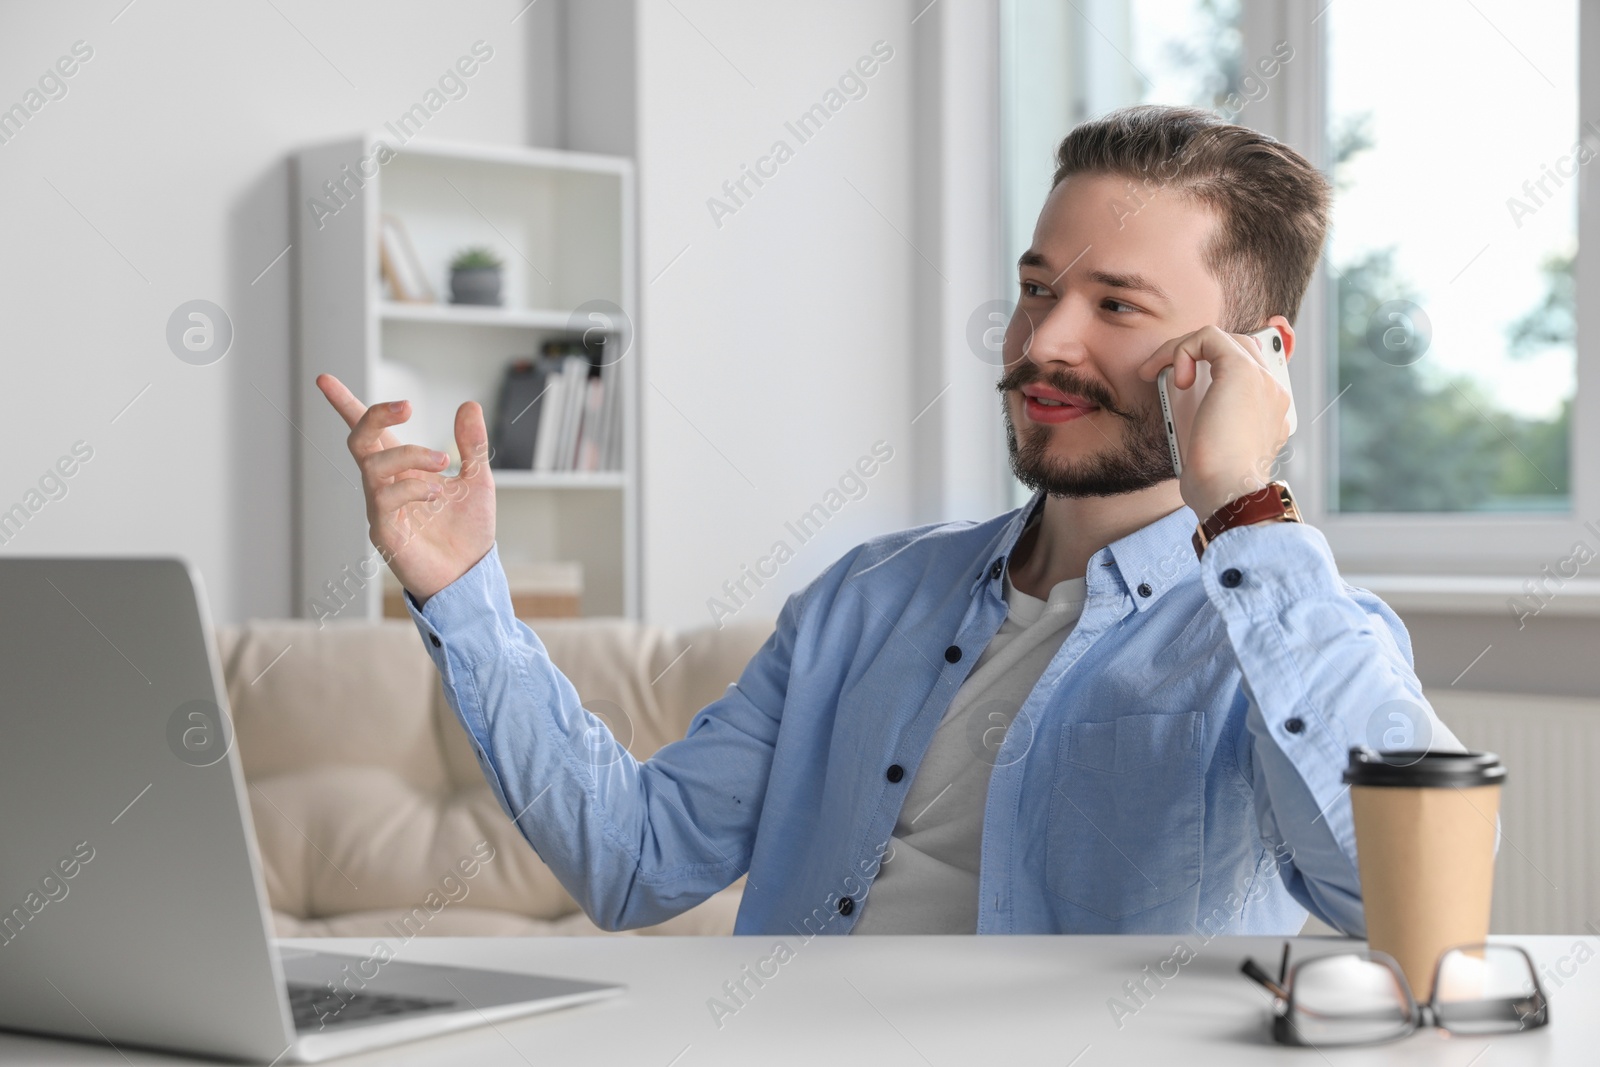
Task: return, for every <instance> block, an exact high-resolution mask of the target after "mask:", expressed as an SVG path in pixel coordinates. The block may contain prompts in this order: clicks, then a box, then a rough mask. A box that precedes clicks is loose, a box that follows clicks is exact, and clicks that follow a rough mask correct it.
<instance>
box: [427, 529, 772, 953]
mask: <svg viewBox="0 0 1600 1067" xmlns="http://www.w3.org/2000/svg"><path fill="white" fill-rule="evenodd" d="M798 598H799V594H796V595H795V596H794V597H791V598H790V599H789V602H788V603H786V604H785V605H784V609H783V611H782V612H781V614H780V616H779V620H778V625H777V629H776V631H775V632H774V633H773V635H772V636H771V637H770V638H769V639H768V641H767V643H766V644H765V645H764V646H763V647H762V648H761V649H760V650H759V651H758V652H757V654H756V655H755V657H754V658H753V659H752V660H751V661H750V663H749V664H748V665H747V666H746V668H745V669H744V672H743V673H742V675H741V676H740V679H739V681H738V682H737V683H735V684H732V685H730V686H729V687H728V689H727V691H726V692H725V693H724V695H723V696H722V697H721V698H719V699H718V700H716V701H714V702H713V703H711V704H709V705H707V706H706V707H705V708H703V709H702V710H701V711H700V712H699V713H698V714H697V715H696V716H695V718H694V720H693V722H692V723H691V724H690V729H689V736H687V737H686V738H684V739H682V740H679V741H676V742H673V743H672V744H669V745H666V746H664V747H663V748H661V749H660V750H659V751H657V752H656V753H655V755H654V756H652V757H651V758H650V759H649V760H645V761H640V760H637V759H635V758H634V757H633V756H632V755H631V754H630V753H629V752H628V751H627V749H626V747H625V746H624V745H623V744H622V743H621V742H619V741H618V740H616V738H615V737H614V736H613V735H612V734H611V732H610V730H609V729H608V728H607V727H606V725H605V723H604V722H603V721H602V720H601V719H600V718H598V717H597V716H595V715H594V714H592V713H591V712H589V711H587V710H585V709H584V707H583V704H582V700H581V699H580V697H579V694H578V692H577V690H576V688H575V687H574V686H573V684H572V683H571V681H569V680H568V679H567V677H566V676H565V675H563V674H562V673H561V671H559V670H558V669H557V668H556V666H555V665H554V664H553V663H552V662H551V660H550V657H549V655H548V653H547V651H546V649H545V646H544V643H543V642H542V641H541V640H540V639H539V637H538V635H537V634H535V633H534V632H533V630H532V629H531V628H529V627H528V625H527V624H526V623H524V622H522V621H521V620H520V619H518V618H516V616H515V614H514V612H513V610H512V605H511V595H510V590H509V589H508V587H507V585H506V580H505V573H504V571H503V569H502V567H501V565H500V559H499V555H498V550H497V548H491V549H490V550H489V552H488V553H487V554H486V555H485V556H484V557H483V559H482V560H480V561H479V562H478V563H477V564H475V565H474V566H473V567H472V568H471V569H470V570H469V571H467V572H466V573H465V574H464V575H462V576H461V577H460V578H458V579H457V580H456V581H454V582H453V583H451V584H450V585H449V586H447V587H445V588H444V589H442V590H440V591H439V592H438V593H436V594H434V595H433V596H432V597H429V598H428V600H427V602H426V604H425V605H424V606H423V607H421V608H418V607H417V605H416V602H415V601H414V600H413V599H412V598H411V596H410V594H409V593H408V594H407V595H406V597H405V600H406V604H407V608H408V610H409V611H410V613H411V617H412V620H413V622H414V623H415V624H416V627H417V630H418V632H419V633H420V634H421V636H422V641H423V646H424V648H425V649H426V650H427V652H428V654H429V656H430V657H431V658H432V659H433V662H434V664H435V666H437V668H438V670H439V675H440V677H441V679H442V680H443V683H444V693H445V696H446V699H447V700H448V701H449V704H450V707H451V708H452V709H453V710H454V711H455V713H456V716H457V717H458V718H459V719H460V721H461V724H462V726H463V727H464V728H465V730H466V732H467V735H468V737H469V738H470V739H471V742H472V745H473V748H474V751H475V752H476V754H477V758H478V763H479V765H480V767H481V768H482V769H483V774H484V778H485V779H486V780H487V782H488V783H489V787H490V789H491V790H492V791H493V793H494V796H495V799H496V800H497V801H498V802H499V804H500V806H501V808H502V809H504V810H505V812H506V814H507V815H508V816H509V817H510V818H511V819H512V820H513V821H514V822H515V823H516V825H517V827H518V829H519V830H520V831H521V833H522V834H523V836H524V837H526V838H527V840H528V842H529V843H530V844H531V845H532V846H533V848H534V850H535V851H536V852H537V853H538V854H539V856H540V858H541V859H543V860H544V862H545V863H546V864H547V865H549V867H550V869H551V870H552V871H553V872H554V873H555V875H556V877H557V878H558V879H559V880H560V882H561V884H562V885H563V886H565V887H566V889H567V891H568V892H569V893H571V894H572V895H573V897H574V898H575V899H576V900H577V901H578V903H579V905H580V906H581V907H582V908H583V910H584V912H585V914H587V915H588V916H589V917H590V918H591V919H592V920H593V921H594V922H595V923H596V924H597V925H598V926H600V927H601V928H602V929H607V930H622V929H633V928H637V927H640V926H648V925H652V924H655V923H658V922H662V921H665V920H666V919H669V918H671V917H672V916H674V915H678V914H680V913H682V912H684V911H687V910H688V909H689V908H691V907H693V906H694V905H696V904H698V903H700V902H701V901H702V900H704V899H706V898H707V897H709V896H710V895H711V894H713V893H715V892H716V891H718V890H720V889H722V888H724V887H725V886H727V885H729V884H731V883H732V882H733V881H734V880H735V879H736V878H737V877H739V875H740V874H742V873H743V872H744V871H745V870H746V869H747V868H748V867H749V863H750V856H751V852H752V849H753V846H754V838H755V828H756V824H757V821H758V820H759V817H760V814H761V802H762V798H763V796H764V794H765V787H766V782H767V776H768V773H769V771H770V768H771V763H772V751H773V747H774V745H775V743H776V736H777V730H778V723H779V720H780V718H781V711H782V707H783V702H784V694H785V690H786V687H787V684H788V672H789V659H790V655H791V652H792V648H793V641H794V635H795V630H796V626H797V619H798V617H799V603H798Z"/></svg>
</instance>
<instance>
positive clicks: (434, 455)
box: [356, 445, 450, 484]
mask: <svg viewBox="0 0 1600 1067" xmlns="http://www.w3.org/2000/svg"><path fill="white" fill-rule="evenodd" d="M356 465H357V466H359V467H360V468H361V474H362V476H363V477H365V478H366V479H368V481H369V482H370V483H372V484H377V483H380V482H382V481H384V480H386V479H389V478H398V477H399V476H400V475H402V474H404V473H406V472H407V471H421V472H424V473H426V474H437V473H438V472H440V471H442V470H444V469H445V468H446V467H448V466H449V465H450V457H449V456H447V455H445V454H444V453H443V452H435V451H434V450H433V449H431V448H424V447H423V446H422V445H397V446H395V447H394V448H385V449H383V450H382V451H381V452H368V453H367V454H366V455H364V456H362V457H361V458H360V459H358V460H356Z"/></svg>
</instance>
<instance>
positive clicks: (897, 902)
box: [852, 566, 1085, 934]
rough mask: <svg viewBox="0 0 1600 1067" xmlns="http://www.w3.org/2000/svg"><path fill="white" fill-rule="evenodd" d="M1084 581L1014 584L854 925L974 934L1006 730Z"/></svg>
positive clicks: (1079, 604)
mask: <svg viewBox="0 0 1600 1067" xmlns="http://www.w3.org/2000/svg"><path fill="white" fill-rule="evenodd" d="M1084 599H1085V585H1084V579H1082V578H1069V579H1067V580H1066V581H1064V582H1060V583H1058V584H1057V585H1056V586H1055V587H1054V588H1053V589H1051V590H1050V595H1049V599H1047V600H1040V599H1039V598H1038V597H1034V596H1029V595H1028V594H1027V593H1024V592H1023V591H1022V590H1020V589H1018V588H1016V587H1015V586H1013V585H1012V584H1011V573H1010V567H1009V566H1008V567H1007V568H1006V577H1005V601H1006V618H1005V621H1004V622H1003V623H1001V624H1000V629H999V631H998V632H997V633H996V634H995V635H994V638H993V640H991V641H990V642H989V645H988V647H987V648H985V649H984V650H983V654H982V655H981V656H979V657H978V662H977V665H976V666H975V667H974V668H973V671H972V673H971V674H970V675H968V676H967V680H966V681H965V682H963V683H962V685H961V688H960V689H958V690H957V691H956V695H955V697H954V698H953V699H952V700H951V701H950V707H949V708H948V709H946V711H945V715H944V718H943V719H942V720H941V721H940V723H939V725H938V727H937V728H936V729H935V730H934V733H933V739H932V741H930V742H929V744H928V751H927V754H926V755H924V756H923V758H922V763H921V765H920V766H919V767H918V768H917V774H916V777H915V779H913V780H912V782H911V787H910V789H908V790H907V791H906V799H905V802H904V804H903V805H902V807H901V809H900V817H899V819H898V820H897V821H896V822H895V826H894V832H893V834H892V835H891V837H890V844H891V846H892V851H889V852H885V854H884V855H885V856H886V857H892V858H889V859H887V860H886V862H885V863H884V864H883V866H882V867H881V868H880V869H879V871H878V877H877V878H876V879H874V881H873V883H872V885H871V887H870V888H869V889H868V891H867V895H866V897H865V898H864V899H863V900H862V902H861V907H862V911H861V917H860V918H859V919H857V920H856V925H855V928H854V930H853V931H852V933H857V934H971V933H976V932H977V929H978V865H979V857H980V853H981V851H982V843H983V810H984V801H985V798H986V797H987V795H988V791H989V776H990V773H991V771H992V770H993V766H994V759H995V755H996V753H997V751H998V750H999V748H1000V742H1001V740H1002V739H1003V738H1004V737H1005V730H1006V727H1008V726H1009V725H1010V723H1011V720H1012V719H1013V718H1015V717H1016V714H1017V712H1018V711H1019V710H1021V708H1022V705H1023V702H1024V701H1026V700H1027V699H1028V694H1029V693H1031V692H1032V691H1033V687H1034V686H1035V685H1037V684H1038V681H1039V677H1040V675H1042V674H1043V673H1044V669H1045V667H1047V666H1049V664H1050V660H1051V659H1052V658H1053V657H1054V656H1055V654H1056V651H1057V650H1058V649H1059V648H1060V647H1061V644H1062V642H1063V641H1065V640H1066V638H1067V635H1068V634H1069V633H1071V632H1072V627H1073V626H1074V625H1075V624H1076V623H1077V621H1078V617H1079V616H1080V615H1082V614H1083V602H1084Z"/></svg>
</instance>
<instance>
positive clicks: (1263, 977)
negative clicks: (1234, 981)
mask: <svg viewBox="0 0 1600 1067" xmlns="http://www.w3.org/2000/svg"><path fill="white" fill-rule="evenodd" d="M1239 971H1240V973H1242V974H1243V975H1244V976H1245V977H1246V978H1248V979H1250V980H1251V981H1252V982H1255V983H1256V984H1257V985H1259V986H1261V987H1262V988H1264V989H1266V990H1267V991H1268V992H1270V993H1271V994H1272V995H1273V996H1275V997H1278V998H1279V999H1281V1000H1288V999H1289V993H1288V991H1287V990H1286V989H1284V988H1283V986H1281V985H1279V984H1278V983H1277V982H1274V981H1273V980H1272V976H1271V975H1270V974H1268V973H1267V972H1266V971H1263V970H1262V969H1261V966H1260V965H1259V964H1258V963H1256V961H1255V960H1245V961H1244V962H1243V963H1241V964H1240V965H1239Z"/></svg>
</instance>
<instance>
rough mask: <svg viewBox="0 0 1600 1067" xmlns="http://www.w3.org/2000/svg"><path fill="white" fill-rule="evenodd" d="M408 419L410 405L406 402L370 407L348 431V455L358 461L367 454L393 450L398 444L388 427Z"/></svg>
mask: <svg viewBox="0 0 1600 1067" xmlns="http://www.w3.org/2000/svg"><path fill="white" fill-rule="evenodd" d="M410 417H411V403H410V401H407V400H395V401H391V402H389V403H386V404H374V405H372V406H371V407H370V408H368V409H367V410H366V411H365V412H364V413H363V414H362V416H361V418H359V419H357V420H356V425H355V428H354V429H352V430H351V431H350V436H349V438H348V439H347V440H348V443H349V445H350V454H351V455H353V456H355V457H356V459H357V460H360V459H361V458H362V457H363V456H365V455H367V453H369V452H376V451H378V450H379V449H384V448H394V447H395V446H397V445H398V444H399V443H400V442H399V441H398V440H397V439H396V438H395V436H394V435H393V434H391V433H388V432H387V431H388V429H389V427H391V426H395V425H398V424H399V423H402V422H405V421H406V420H407V419H409V418H410Z"/></svg>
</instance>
